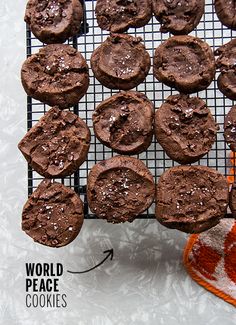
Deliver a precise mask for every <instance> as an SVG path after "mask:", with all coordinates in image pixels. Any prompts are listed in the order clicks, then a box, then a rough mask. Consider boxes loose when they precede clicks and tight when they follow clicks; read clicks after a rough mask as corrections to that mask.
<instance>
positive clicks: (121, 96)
mask: <svg viewBox="0 0 236 325" xmlns="http://www.w3.org/2000/svg"><path fill="white" fill-rule="evenodd" d="M153 117H154V107H153V104H152V103H151V102H150V101H149V100H148V98H147V97H146V96H145V95H144V94H142V93H139V92H134V91H127V92H120V93H118V94H116V95H113V96H112V97H110V98H108V99H106V100H105V101H103V102H102V103H101V104H100V105H98V107H97V108H96V110H95V112H94V114H93V127H94V132H95V135H96V137H97V138H98V139H99V140H100V141H101V142H102V143H103V144H105V145H106V146H107V147H109V148H112V149H113V150H114V151H116V152H118V153H121V154H139V153H141V152H143V151H145V150H146V149H147V148H148V147H149V146H150V144H151V141H152V136H153Z"/></svg>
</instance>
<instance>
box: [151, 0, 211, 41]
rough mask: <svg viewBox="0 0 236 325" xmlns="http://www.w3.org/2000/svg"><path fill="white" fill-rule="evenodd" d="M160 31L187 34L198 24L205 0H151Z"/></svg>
mask: <svg viewBox="0 0 236 325" xmlns="http://www.w3.org/2000/svg"><path fill="white" fill-rule="evenodd" d="M152 2H153V11H154V15H155V17H156V19H157V20H158V21H159V22H160V23H161V32H163V33H166V32H170V33H172V34H174V35H181V34H188V33H190V32H191V31H192V30H194V28H195V27H196V26H197V25H198V24H199V22H200V20H201V18H202V15H203V14H204V6H205V0H191V1H189V0H152Z"/></svg>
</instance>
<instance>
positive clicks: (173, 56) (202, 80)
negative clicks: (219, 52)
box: [154, 36, 215, 94]
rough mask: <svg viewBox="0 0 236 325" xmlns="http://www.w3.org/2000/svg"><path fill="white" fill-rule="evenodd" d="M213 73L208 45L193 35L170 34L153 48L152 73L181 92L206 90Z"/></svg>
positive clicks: (211, 57)
mask: <svg viewBox="0 0 236 325" xmlns="http://www.w3.org/2000/svg"><path fill="white" fill-rule="evenodd" d="M214 75H215V58H214V55H213V53H212V50H211V48H210V46H209V45H208V44H207V43H205V42H203V41H202V40H201V39H200V38H197V37H193V36H172V37H170V38H169V39H168V40H166V41H165V42H163V43H162V44H161V45H160V46H159V47H158V48H157V49H156V51H155V57H154V76H155V77H156V78H157V79H158V80H159V81H161V82H163V83H164V84H166V85H167V86H170V87H174V88H176V89H177V90H179V91H180V92H183V93H187V94H189V93H194V92H197V91H200V90H203V89H206V88H207V87H208V86H209V85H210V83H211V82H212V80H213V78H214Z"/></svg>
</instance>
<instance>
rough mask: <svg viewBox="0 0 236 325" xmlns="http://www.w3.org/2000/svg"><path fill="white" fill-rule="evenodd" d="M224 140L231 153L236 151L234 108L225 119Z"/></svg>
mask: <svg viewBox="0 0 236 325" xmlns="http://www.w3.org/2000/svg"><path fill="white" fill-rule="evenodd" d="M224 138H225V141H226V143H227V144H228V145H229V147H230V149H231V150H232V151H234V152H235V151H236V106H233V107H232V108H231V109H230V111H229V112H228V114H227V115H226V117H225V122H224Z"/></svg>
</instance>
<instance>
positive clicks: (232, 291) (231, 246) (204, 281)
mask: <svg viewBox="0 0 236 325" xmlns="http://www.w3.org/2000/svg"><path fill="white" fill-rule="evenodd" d="M184 265H185V268H186V270H187V272H188V273H189V274H190V276H191V277H192V278H193V280H195V281H196V282H197V283H198V284H200V285H201V286H203V287H204V288H205V289H207V290H209V291H211V292H212V293H214V294H215V295H217V296H218V297H220V298H222V299H224V300H225V301H227V302H228V303H230V304H232V305H234V306H235V307H236V221H235V220H234V219H223V220H221V222H220V224H219V225H217V226H216V227H214V228H212V229H210V230H208V231H206V232H203V233H201V234H199V235H191V236H190V238H189V240H188V242H187V245H186V248H185V251H184Z"/></svg>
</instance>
